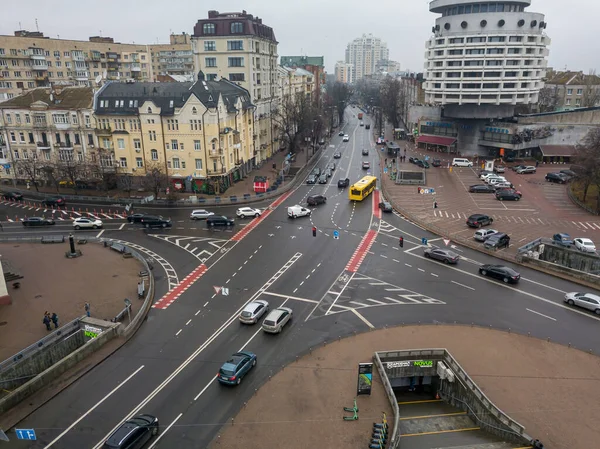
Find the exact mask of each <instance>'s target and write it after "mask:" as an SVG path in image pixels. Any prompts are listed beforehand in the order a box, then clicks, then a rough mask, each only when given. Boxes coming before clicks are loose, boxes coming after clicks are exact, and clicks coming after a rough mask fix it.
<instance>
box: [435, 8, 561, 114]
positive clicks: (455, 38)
mask: <svg viewBox="0 0 600 449" xmlns="http://www.w3.org/2000/svg"><path fill="white" fill-rule="evenodd" d="M530 4H531V0H510V1H509V0H506V1H501V2H495V1H494V2H474V1H471V0H433V1H431V2H430V4H429V10H430V11H431V12H433V13H436V14H439V15H441V16H440V17H438V18H437V19H436V21H435V25H434V27H433V28H432V33H433V35H432V37H431V38H430V39H429V40H428V41H427V43H426V51H425V59H426V62H425V71H426V73H425V78H426V80H427V81H426V82H425V94H426V102H427V103H430V104H440V105H445V106H449V107H447V108H446V112H447V113H450V114H452V115H457V116H473V117H475V118H477V117H478V116H481V115H483V114H484V113H486V112H487V115H488V116H490V117H492V116H494V115H495V116H496V117H497V116H499V115H500V116H508V115H511V114H512V111H514V106H516V105H532V104H535V103H537V102H538V96H539V92H540V89H542V87H543V84H544V83H543V78H544V76H545V71H546V67H547V57H548V45H549V44H550V38H549V37H548V36H547V35H546V34H545V31H544V30H545V29H546V22H545V19H544V15H543V14H540V13H534V12H528V11H526V8H527V7H528V6H529V5H530ZM455 105H458V106H464V107H462V108H458V109H457V108H454V106H455ZM471 106H472V107H471ZM475 107H476V108H475Z"/></svg>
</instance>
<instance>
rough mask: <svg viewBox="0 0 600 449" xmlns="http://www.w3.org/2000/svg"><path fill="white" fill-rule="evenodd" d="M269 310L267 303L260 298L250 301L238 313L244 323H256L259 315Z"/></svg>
mask: <svg viewBox="0 0 600 449" xmlns="http://www.w3.org/2000/svg"><path fill="white" fill-rule="evenodd" d="M268 311H269V303H268V302H267V301H264V300H262V299H257V300H256V301H252V302H251V303H250V304H248V305H247V306H246V307H244V310H242V312H241V313H240V321H241V322H242V323H244V324H256V323H257V321H258V320H259V318H260V317H261V316H263V315H264V314H265V313H266V312H268Z"/></svg>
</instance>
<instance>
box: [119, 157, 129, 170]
mask: <svg viewBox="0 0 600 449" xmlns="http://www.w3.org/2000/svg"><path fill="white" fill-rule="evenodd" d="M119 165H121V167H123V168H126V167H127V158H125V157H122V158H121V159H119Z"/></svg>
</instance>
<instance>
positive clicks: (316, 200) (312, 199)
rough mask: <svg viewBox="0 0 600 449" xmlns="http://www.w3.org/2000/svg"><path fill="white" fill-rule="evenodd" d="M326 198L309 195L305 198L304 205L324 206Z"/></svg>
mask: <svg viewBox="0 0 600 449" xmlns="http://www.w3.org/2000/svg"><path fill="white" fill-rule="evenodd" d="M326 202H327V197H326V196H325V195H311V196H309V197H308V198H306V204H308V205H309V206H318V205H319V204H325V203H326Z"/></svg>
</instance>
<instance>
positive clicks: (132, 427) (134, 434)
mask: <svg viewBox="0 0 600 449" xmlns="http://www.w3.org/2000/svg"><path fill="white" fill-rule="evenodd" d="M156 435H158V418H157V417H156V416H153V415H147V414H143V415H137V416H135V417H134V418H131V419H128V420H127V421H125V422H124V423H123V424H121V425H120V426H119V427H118V428H117V429H116V430H115V431H114V432H113V433H111V434H110V436H109V437H108V438H107V439H106V441H105V442H104V445H103V446H102V449H138V448H142V447H144V445H145V444H146V443H147V442H148V441H150V439H151V438H152V437H155V436H156Z"/></svg>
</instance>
